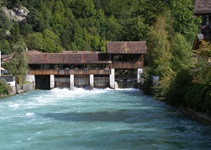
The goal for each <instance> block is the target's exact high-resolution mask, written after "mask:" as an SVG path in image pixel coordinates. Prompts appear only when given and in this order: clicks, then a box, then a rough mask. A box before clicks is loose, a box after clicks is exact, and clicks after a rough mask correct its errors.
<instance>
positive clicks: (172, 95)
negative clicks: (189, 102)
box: [167, 70, 193, 106]
mask: <svg viewBox="0 0 211 150" xmlns="http://www.w3.org/2000/svg"><path fill="white" fill-rule="evenodd" d="M192 79H193V77H192V75H191V74H190V72H189V71H188V70H182V71H180V72H179V73H178V74H177V75H176V77H175V79H174V81H173V82H172V84H171V85H170V88H169V91H168V93H167V102H168V103H170V104H172V105H176V106H178V105H185V102H184V101H185V99H184V97H185V94H186V92H187V91H188V87H189V85H190V84H191V83H192Z"/></svg>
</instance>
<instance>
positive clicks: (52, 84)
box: [50, 75, 55, 89]
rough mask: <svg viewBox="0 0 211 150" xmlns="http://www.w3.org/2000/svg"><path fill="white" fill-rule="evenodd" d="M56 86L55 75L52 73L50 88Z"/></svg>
mask: <svg viewBox="0 0 211 150" xmlns="http://www.w3.org/2000/svg"><path fill="white" fill-rule="evenodd" d="M54 87H55V76H54V75H50V89H53V88H54Z"/></svg>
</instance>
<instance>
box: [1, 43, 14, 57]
mask: <svg viewBox="0 0 211 150" xmlns="http://www.w3.org/2000/svg"><path fill="white" fill-rule="evenodd" d="M0 50H1V52H2V54H5V55H8V54H10V53H11V52H12V49H11V47H10V44H9V42H8V41H7V40H1V41H0Z"/></svg>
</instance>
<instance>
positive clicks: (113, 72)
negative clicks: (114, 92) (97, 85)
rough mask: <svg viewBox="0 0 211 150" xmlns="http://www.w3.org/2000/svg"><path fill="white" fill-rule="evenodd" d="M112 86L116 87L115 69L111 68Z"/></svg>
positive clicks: (110, 82) (110, 79)
mask: <svg viewBox="0 0 211 150" xmlns="http://www.w3.org/2000/svg"><path fill="white" fill-rule="evenodd" d="M109 84H110V88H112V89H115V69H114V68H111V74H110V76H109Z"/></svg>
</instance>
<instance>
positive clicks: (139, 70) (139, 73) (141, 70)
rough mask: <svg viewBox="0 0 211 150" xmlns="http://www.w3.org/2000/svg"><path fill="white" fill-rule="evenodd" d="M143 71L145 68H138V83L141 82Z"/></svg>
mask: <svg viewBox="0 0 211 150" xmlns="http://www.w3.org/2000/svg"><path fill="white" fill-rule="evenodd" d="M142 73H143V69H142V68H139V69H137V83H141V75H142Z"/></svg>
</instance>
